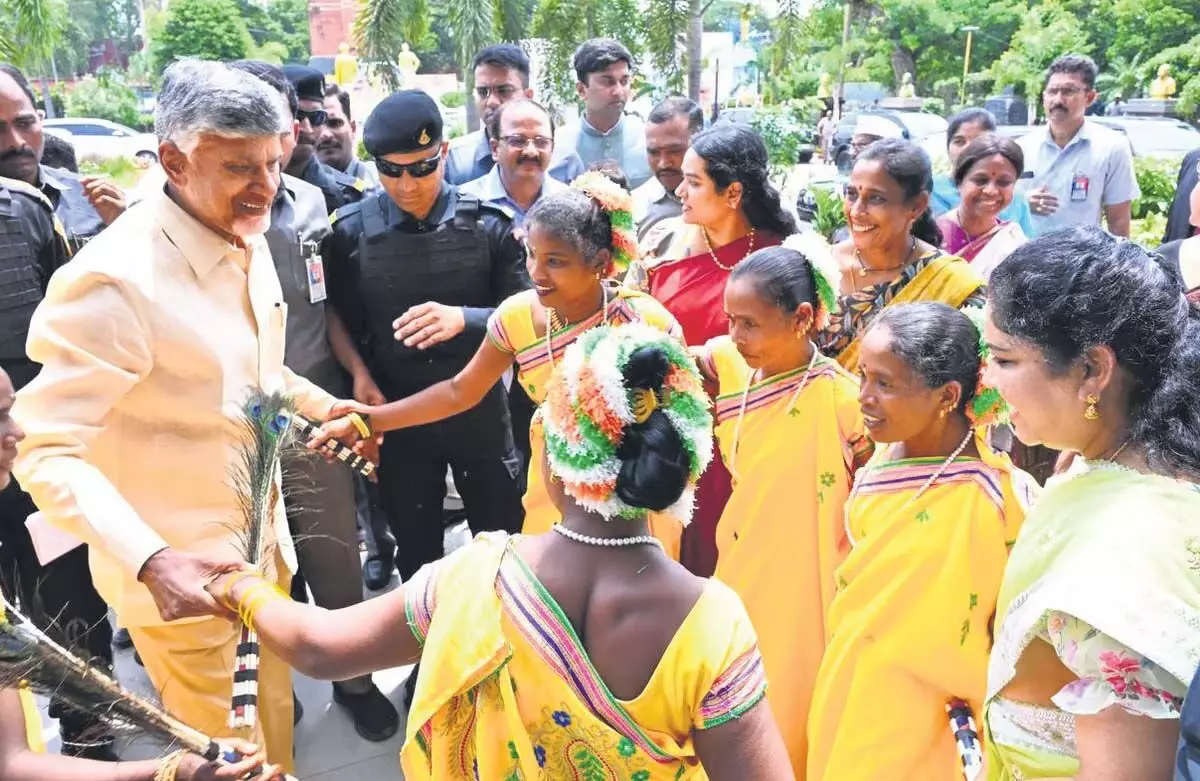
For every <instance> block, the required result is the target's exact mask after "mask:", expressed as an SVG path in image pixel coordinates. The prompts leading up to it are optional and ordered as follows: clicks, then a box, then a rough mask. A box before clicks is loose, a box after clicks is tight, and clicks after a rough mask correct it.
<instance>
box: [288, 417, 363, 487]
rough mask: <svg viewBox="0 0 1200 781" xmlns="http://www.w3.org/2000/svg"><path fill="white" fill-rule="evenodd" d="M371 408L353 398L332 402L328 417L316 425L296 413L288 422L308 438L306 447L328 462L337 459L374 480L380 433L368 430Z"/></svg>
mask: <svg viewBox="0 0 1200 781" xmlns="http://www.w3.org/2000/svg"><path fill="white" fill-rule="evenodd" d="M370 409H371V408H370V407H369V406H368V405H366V404H361V403H359V402H357V401H339V402H337V403H336V404H334V405H333V408H332V410H331V411H330V413H329V419H328V420H327V421H325V422H324V423H322V424H321V425H316V424H314V423H312V422H310V421H308V420H306V419H304V418H302V417H300V416H298V415H297V416H294V417H293V418H292V425H293V426H294V427H295V428H296V429H297V432H298V433H299V434H300V435H301V436H306V437H308V448H309V449H310V450H315V451H317V452H318V453H321V454H322V455H324V456H325V458H326V459H327V460H329V461H331V462H332V461H341V462H342V463H345V464H346V465H347V466H349V467H350V468H351V469H353V470H354V471H356V472H358V473H359V474H361V475H363V476H364V477H367V478H371V479H375V465H376V464H377V463H378V462H379V446H380V444H382V443H383V436H382V435H375V434H374V432H373V431H372V430H371V423H370V420H371V418H370V414H369V410H370Z"/></svg>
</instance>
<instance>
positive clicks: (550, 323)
mask: <svg viewBox="0 0 1200 781" xmlns="http://www.w3.org/2000/svg"><path fill="white" fill-rule="evenodd" d="M600 294H601V296H602V299H601V304H600V311H601V312H603V313H604V319H603V320H602V321H601V323H600V324H601V325H608V285H606V284H605V283H603V282H601V283H600ZM590 316H591V315H589V317H590ZM583 319H584V320H586V319H587V318H586V317H585V318H583ZM580 322H583V321H582V320H581V321H580ZM568 325H570V323H563V322H560V321H559V319H558V312H556V311H554V310H553V309H551V308H550V307H546V359H547V360H549V361H550V371H554V332H555V331H557V330H559V329H561V328H565V327H567V326H568Z"/></svg>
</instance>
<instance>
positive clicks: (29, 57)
mask: <svg viewBox="0 0 1200 781" xmlns="http://www.w3.org/2000/svg"><path fill="white" fill-rule="evenodd" d="M66 26H67V5H66V2H64V0H0V59H3V60H6V61H8V62H11V63H12V64H13V65H16V66H17V67H18V68H29V67H30V66H33V65H39V64H42V63H44V62H45V61H46V60H48V59H49V58H50V53H51V52H52V51H54V47H55V45H57V43H58V41H59V39H60V38H61V37H62V34H63V30H64V29H65V28H66Z"/></svg>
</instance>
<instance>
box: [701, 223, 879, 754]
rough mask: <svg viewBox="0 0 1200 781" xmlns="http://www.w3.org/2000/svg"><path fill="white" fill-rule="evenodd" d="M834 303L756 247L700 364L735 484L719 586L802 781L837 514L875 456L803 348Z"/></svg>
mask: <svg viewBox="0 0 1200 781" xmlns="http://www.w3.org/2000/svg"><path fill="white" fill-rule="evenodd" d="M789 242H790V243H791V244H792V245H793V246H795V245H796V242H795V241H792V240H789ZM818 249H820V248H818ZM825 251H826V254H827V253H828V248H825ZM822 292H823V293H824V295H822ZM835 303H836V301H835V296H834V293H833V288H832V286H831V283H830V282H829V277H828V276H827V273H826V272H825V271H824V270H822V269H821V268H820V266H819V265H818V264H817V263H815V262H812V261H811V260H810V257H809V256H806V254H804V253H802V252H800V251H798V250H796V249H792V248H790V247H789V246H788V245H787V244H785V246H784V247H772V248H770V249H762V250H758V251H756V252H754V253H753V254H751V255H750V256H749V257H748V258H746V259H745V260H744V261H742V262H741V263H739V264H738V265H737V267H736V268H734V270H733V274H732V275H731V276H730V278H729V282H728V284H727V285H726V288H725V298H724V309H725V312H726V315H727V316H728V318H729V336H721V337H717V338H716V339H713V340H711V341H709V342H708V344H707V345H706V346H705V347H704V348H703V349H701V350H699V351H698V355H697V357H698V359H699V363H700V367H701V372H702V373H703V374H705V375H706V379H709V380H710V381H712V382H716V383H717V384H718V385H719V389H720V390H719V395H718V396H717V404H716V409H717V428H716V433H717V438H718V440H719V442H720V444H721V447H720V453H721V455H722V457H723V458H724V459H725V461H726V465H727V466H728V467H729V471H730V473H731V474H732V475H733V494H732V495H731V496H730V499H729V503H728V504H726V505H725V512H724V513H723V514H722V516H721V520H720V523H719V524H718V525H717V549H718V554H717V571H716V577H717V578H719V579H720V580H721V581H722V582H724V583H728V584H729V586H730V587H731V588H733V590H734V591H735V592H737V594H738V596H740V597H741V598H742V601H743V602H744V603H745V605H746V610H747V612H748V613H749V614H750V619H751V620H752V621H753V622H754V626H755V628H756V629H757V630H758V637H759V647H760V648H761V649H762V654H763V664H764V665H765V667H766V672H767V677H768V678H770V680H771V681H772V689H771V710H772V711H773V712H774V714H775V721H776V722H777V723H778V724H779V728H780V731H781V732H782V733H783V738H784V742H786V743H787V746H788V754H789V756H790V757H791V760H792V767H793V768H794V770H795V772H796V775H797V777H799V778H803V777H804V765H805V753H806V738H805V736H806V730H807V725H808V706H809V699H810V697H811V695H812V690H813V682H814V681H815V679H816V675H817V666H818V665H819V664H820V663H821V654H822V653H823V652H824V650H825V634H826V632H825V611H826V609H828V607H829V602H830V600H831V599H832V598H833V593H834V588H833V584H834V580H833V575H834V571H835V570H836V568H837V566H838V565H839V564H840V563H841V560H842V557H843V556H844V555H845V553H846V550H847V546H846V540H845V535H844V533H843V531H842V512H843V508H844V504H845V501H846V496H847V494H848V493H849V491H850V481H851V479H852V477H853V474H854V470H855V469H857V468H858V466H859V465H861V464H862V463H863V462H865V461H866V459H867V457H868V456H869V455H870V453H871V443H870V442H869V441H868V440H867V438H866V435H865V433H864V429H863V421H862V414H861V413H860V412H859V410H858V401H857V396H858V383H857V382H856V381H855V379H854V378H853V377H851V376H850V375H849V374H848V373H847V372H846V371H845V370H844V369H842V368H841V367H840V366H838V365H837V362H836V361H834V360H832V359H831V358H826V357H824V356H823V355H821V354H820V352H819V351H818V350H817V348H816V346H815V345H813V343H812V340H811V337H812V332H813V330H814V328H815V326H816V324H817V323H819V322H822V321H824V320H826V319H827V318H828V311H829V307H831V306H833V305H834V304H835ZM817 777H819V776H817Z"/></svg>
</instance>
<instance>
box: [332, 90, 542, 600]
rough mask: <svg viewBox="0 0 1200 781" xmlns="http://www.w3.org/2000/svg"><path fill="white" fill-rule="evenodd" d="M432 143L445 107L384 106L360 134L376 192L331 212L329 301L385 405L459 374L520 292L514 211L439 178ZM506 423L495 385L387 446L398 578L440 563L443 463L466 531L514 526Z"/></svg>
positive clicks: (513, 457) (428, 103) (517, 518)
mask: <svg viewBox="0 0 1200 781" xmlns="http://www.w3.org/2000/svg"><path fill="white" fill-rule="evenodd" d="M442 139H443V135H442V117H441V113H440V111H439V110H438V106H437V104H436V103H435V102H434V101H433V99H432V98H431V97H429V96H428V95H426V94H425V93H424V92H420V91H417V90H404V91H401V92H397V93H395V94H393V95H391V96H390V97H388V98H386V99H385V100H384V101H383V102H381V103H380V104H379V105H378V106H377V107H376V108H375V110H374V111H373V112H372V113H371V116H369V117H368V118H367V121H366V125H365V127H364V129H363V143H364V145H365V146H366V148H367V152H368V153H370V155H371V156H372V157H373V158H374V160H375V164H376V168H377V170H378V171H379V179H380V189H378V190H374V191H371V192H370V193H368V194H367V197H366V198H364V199H363V200H362V202H361V203H357V204H351V205H348V206H345V207H343V208H342V209H339V210H338V212H337V214H336V215H335V219H334V224H333V235H332V236H331V237H330V239H329V242H328V244H327V249H326V251H325V253H324V254H325V257H326V258H327V266H326V268H327V269H328V281H329V297H330V301H331V302H332V303H333V305H334V307H335V308H336V309H337V311H338V312H339V313H340V314H341V317H342V320H343V321H344V322H345V324H346V326H347V328H348V330H349V332H350V333H351V334H352V335H353V337H354V339H355V342H356V345H357V346H358V348H359V352H360V356H361V359H362V360H363V362H364V365H365V366H366V367H367V369H368V370H369V372H370V374H371V376H372V377H373V378H374V379H375V381H376V383H377V384H378V386H379V389H380V390H381V391H382V392H383V395H384V396H386V397H387V399H388V400H389V401H391V400H395V399H400V398H404V397H407V396H411V395H413V394H415V393H417V392H419V391H421V390H424V389H425V388H427V387H429V386H430V385H433V384H435V383H438V382H441V381H443V380H448V379H450V378H451V377H453V376H454V375H455V374H457V373H458V372H459V371H460V370H461V369H463V368H464V367H465V366H466V365H467V363H468V361H470V360H471V357H472V356H473V355H474V354H475V351H476V350H477V349H478V347H479V345H480V343H481V342H482V341H483V339H484V335H485V331H486V328H487V320H488V317H489V316H490V314H491V313H492V312H493V311H494V308H495V307H496V306H497V305H498V304H499V303H500V302H501V301H503V300H504V299H505V298H507V297H508V296H510V295H512V294H514V293H516V292H518V291H521V290H524V289H526V288H528V287H529V285H530V282H529V278H528V275H527V274H526V271H525V258H524V252H523V251H522V248H521V245H520V243H519V242H518V241H517V240H516V239H515V238H514V237H513V235H512V213H511V211H510V210H509V209H507V208H506V207H504V206H502V205H493V204H486V203H481V202H480V200H479V199H478V198H477V197H474V196H470V195H466V194H460V192H459V190H458V188H456V187H454V186H453V185H450V184H448V183H446V181H445V176H444V172H445V157H446V144H445V143H444V142H443V140H442ZM509 421H510V419H509V411H508V406H507V404H506V398H505V393H504V387H503V386H502V385H501V384H497V385H496V386H495V387H494V388H492V389H491V391H489V392H488V394H487V396H485V397H484V399H483V400H482V401H481V402H480V403H479V404H478V405H476V406H474V407H473V408H472V409H470V410H469V411H467V412H463V413H461V414H459V415H455V416H453V417H449V418H447V419H445V420H443V421H440V422H437V423H432V424H429V425H425V426H419V427H416V428H410V429H402V430H400V431H395V432H391V433H389V434H388V435H387V437H386V438H385V439H384V441H383V445H382V448H381V451H380V475H379V494H380V501H381V504H382V506H383V509H384V511H385V513H386V514H387V515H388V519H389V521H390V523H391V527H392V531H393V533H394V534H395V537H396V549H397V550H396V566H397V569H399V571H400V577H401V578H402V579H403V580H406V581H407V580H408V579H409V578H411V577H412V576H413V575H414V574H415V573H416V571H417V570H418V569H419V568H420V567H421V565H423V564H425V563H427V562H430V561H434V560H436V559H439V558H441V556H442V555H443V523H442V504H443V500H444V498H445V496H446V469H447V466H449V468H450V469H451V471H452V472H453V474H454V482H455V485H456V487H457V488H458V492H459V494H460V495H461V496H462V499H463V504H464V506H465V510H466V514H467V519H468V521H469V522H470V525H471V530H472V531H473V532H480V531H488V530H505V531H508V532H516V531H518V530H519V529H520V527H521V522H522V519H523V516H524V511H523V510H522V508H521V493H522V488H523V485H522V482H521V479H520V478H521V477H522V471H521V460H520V457H519V455H518V454H517V452H516V450H515V448H514V445H513V433H512V429H511V425H510V422H509Z"/></svg>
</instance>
